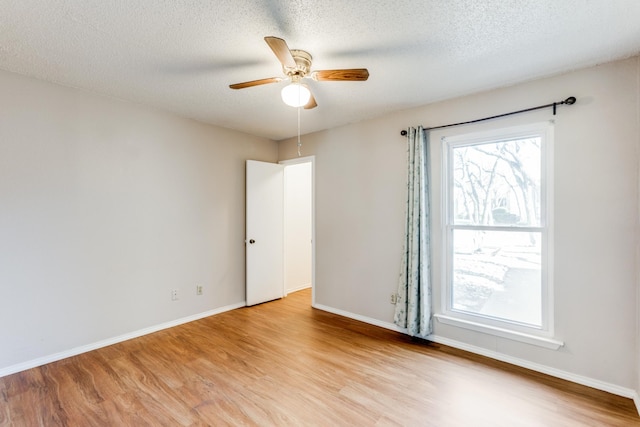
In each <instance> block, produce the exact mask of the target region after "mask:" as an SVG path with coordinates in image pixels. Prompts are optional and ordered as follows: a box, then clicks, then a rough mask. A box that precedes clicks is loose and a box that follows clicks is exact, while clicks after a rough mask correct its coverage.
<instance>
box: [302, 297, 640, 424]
mask: <svg viewBox="0 0 640 427" xmlns="http://www.w3.org/2000/svg"><path fill="white" fill-rule="evenodd" d="M313 307H314V308H317V309H319V310H323V311H328V312H329V313H333V314H337V315H340V316H344V317H348V318H350V319H354V320H358V321H360V322H364V323H369V324H371V325H375V326H379V327H381V328H386V329H390V330H392V331H396V332H400V333H406V332H407V331H406V330H405V329H403V328H400V327H398V326H397V325H395V324H393V323H388V322H382V321H380V320H377V319H371V318H368V317H366V316H361V315H359V314H353V313H350V312H347V311H344V310H340V309H336V308H333V307H327V306H325V305H322V304H316V305H314V306H313ZM427 339H428V340H429V341H433V342H436V343H438V344H443V345H446V346H449V347H453V348H457V349H459V350H464V351H468V352H470V353H474V354H478V355H481V356H486V357H489V358H491V359H495V360H499V361H501V362H506V363H509V364H511V365H515V366H520V367H522V368H526V369H531V370H532V371H536V372H540V373H543V374H547V375H550V376H552V377H556V378H561V379H563V380H567V381H571V382H574V383H577V384H581V385H585V386H587V387H591V388H595V389H597V390H602V391H606V392H608V393H611V394H615V395H618V396H622V397H626V398H630V399H633V400H634V402H635V404H636V408H638V413H639V414H640V397H638V393H637V392H636V391H635V390H632V389H629V388H626V387H621V386H618V385H615V384H611V383H607V382H605V381H600V380H596V379H593V378H589V377H585V376H582V375H577V374H573V373H571V372H567V371H563V370H561V369H556V368H552V367H549V366H545V365H541V364H539V363H534V362H530V361H528V360H525V359H520V358H517V357H512V356H509V355H506V354H503V353H499V352H497V351H491V350H487V349H484V348H482V347H477V346H474V345H469V344H465V343H463V342H460V341H455V340H452V339H449V338H445V337H440V336H437V335H430V336H429V337H427Z"/></svg>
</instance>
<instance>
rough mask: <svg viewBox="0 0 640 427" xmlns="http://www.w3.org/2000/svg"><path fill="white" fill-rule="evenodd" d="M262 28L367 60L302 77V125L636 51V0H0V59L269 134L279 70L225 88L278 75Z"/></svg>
mask: <svg viewBox="0 0 640 427" xmlns="http://www.w3.org/2000/svg"><path fill="white" fill-rule="evenodd" d="M264 36H277V37H281V38H284V39H285V40H286V41H287V43H288V44H289V47H290V48H292V49H296V48H298V49H304V50H307V51H309V52H310V53H311V54H312V55H313V57H314V63H313V69H334V68H360V67H365V68H368V69H369V72H370V77H369V80H368V81H367V82H314V81H310V82H309V85H310V86H311V88H312V91H313V93H314V95H315V97H316V99H317V102H318V105H319V106H318V107H317V108H315V109H313V110H308V111H307V110H303V111H302V113H301V114H302V120H301V121H302V132H303V133H309V132H313V131H318V130H322V129H327V128H332V127H336V126H340V125H343V124H347V123H351V122H357V121H361V120H364V119H368V118H373V117H377V116H381V115H384V114H386V113H389V112H391V111H396V110H401V109H406V108H410V107H415V106H419V105H424V104H428V103H431V102H434V101H438V100H443V99H446V98H452V97H457V96H460V95H465V94H469V93H473V92H478V91H482V90H487V89H490V88H495V87H500V86H505V85H510V84H514V83H517V82H521V81H525V80H531V79H534V78H538V77H542V76H547V75H551V74H557V73H560V72H563V71H568V70H572V69H576V68H582V67H585V66H589V65H594V64H598V63H603V62H607V61H611V60H614V59H618V58H624V57H628V56H632V55H635V54H638V53H639V52H640V1H639V0H350V1H347V0H254V1H250V0H217V1H211V0H200V1H198V0H190V1H189V0H137V1H134V0H0V68H1V69H5V70H8V71H12V72H16V73H20V74H25V75H28V76H33V77H36V78H39V79H43V80H47V81H51V82H56V83H59V84H62V85H66V86H71V87H76V88H82V89H85V90H88V91H92V92H97V93H101V94H105V95H109V96H114V97H117V98H121V99H126V100H131V101H134V102H137V103H142V104H146V105H150V106H154V107H158V108H161V109H163V110H168V111H171V112H174V113H176V114H178V115H181V116H184V117H189V118H193V119H196V120H200V121H203V122H207V123H211V124H214V125H218V126H223V127H227V128H231V129H237V130H241V131H244V132H247V133H251V134H254V135H259V136H264V137H267V138H270V139H274V140H280V139H284V138H287V137H291V136H294V135H295V134H296V132H297V119H296V117H297V116H296V109H294V108H291V107H287V106H285V105H284V104H283V103H282V102H281V100H280V89H281V87H282V86H283V85H285V84H286V83H284V82H282V83H277V84H270V85H264V86H259V87H253V88H248V89H243V90H239V91H236V90H231V89H229V87H228V85H229V84H231V83H237V82H243V81H247V80H255V79H259V78H265V77H275V76H281V73H282V72H281V68H280V65H279V63H278V61H277V60H276V58H275V56H274V55H273V53H272V52H271V50H270V49H269V47H268V46H267V44H266V43H265V42H264V40H263V37H264ZM565 95H567V96H568V95H570V94H569V93H567V94H558V97H559V98H562V97H564V96H565ZM0 96H1V94H0ZM549 101H550V102H552V101H554V100H549Z"/></svg>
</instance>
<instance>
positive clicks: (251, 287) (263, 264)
mask: <svg viewBox="0 0 640 427" xmlns="http://www.w3.org/2000/svg"><path fill="white" fill-rule="evenodd" d="M246 203H247V206H246V209H247V211H246V218H247V224H246V232H247V236H246V260H247V272H246V273H247V279H246V280H247V283H246V292H247V305H255V304H260V303H262V302H266V301H271V300H274V299H278V298H282V297H283V296H284V275H283V266H284V258H283V257H284V228H283V227H284V224H283V223H284V220H283V218H284V166H283V165H279V164H275V163H265V162H258V161H255V160H247V200H246Z"/></svg>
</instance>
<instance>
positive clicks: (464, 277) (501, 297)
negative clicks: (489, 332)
mask: <svg viewBox="0 0 640 427" xmlns="http://www.w3.org/2000/svg"><path fill="white" fill-rule="evenodd" d="M541 237H542V236H541V234H540V233H538V232H532V233H530V232H519V231H475V230H454V231H453V245H454V246H453V252H454V253H453V287H452V301H451V305H452V308H453V309H454V310H459V311H464V312H468V313H473V314H479V315H483V316H489V317H494V318H498V319H503V320H508V321H512V322H518V323H524V324H528V325H533V326H541V325H542V319H541V311H542V305H541V303H542V283H541V280H542V279H541V277H542V276H541V242H540V240H541Z"/></svg>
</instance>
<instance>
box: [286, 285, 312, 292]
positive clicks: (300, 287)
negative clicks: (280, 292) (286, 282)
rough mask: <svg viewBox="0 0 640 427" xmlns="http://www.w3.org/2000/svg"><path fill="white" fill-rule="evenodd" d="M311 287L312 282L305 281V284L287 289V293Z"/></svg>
mask: <svg viewBox="0 0 640 427" xmlns="http://www.w3.org/2000/svg"><path fill="white" fill-rule="evenodd" d="M310 287H311V283H305V284H304V285H300V286H297V287H295V288H291V289H287V294H292V293H294V292H298V291H301V290H303V289H309V288H310Z"/></svg>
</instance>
